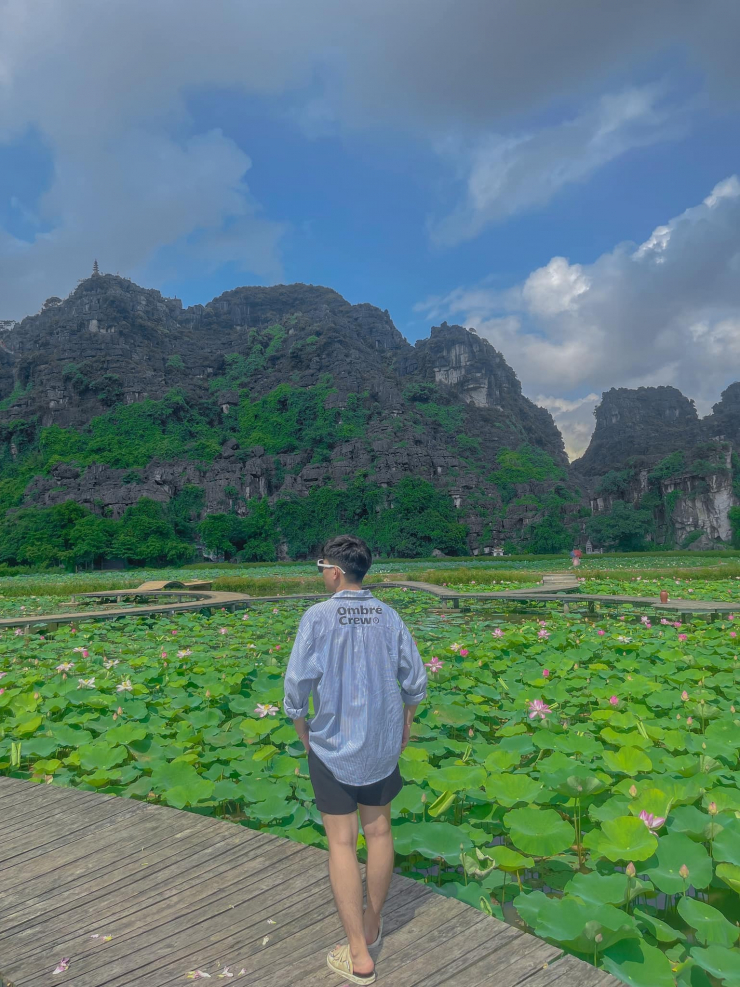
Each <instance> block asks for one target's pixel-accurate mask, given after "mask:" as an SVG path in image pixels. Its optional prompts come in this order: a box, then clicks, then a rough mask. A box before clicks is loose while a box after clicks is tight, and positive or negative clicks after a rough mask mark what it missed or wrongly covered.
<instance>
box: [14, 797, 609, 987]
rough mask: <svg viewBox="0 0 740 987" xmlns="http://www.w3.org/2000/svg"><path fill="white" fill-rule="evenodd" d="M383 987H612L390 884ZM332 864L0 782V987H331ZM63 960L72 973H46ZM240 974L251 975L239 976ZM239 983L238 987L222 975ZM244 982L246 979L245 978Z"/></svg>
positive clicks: (400, 882) (292, 847)
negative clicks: (210, 985) (206, 984)
mask: <svg viewBox="0 0 740 987" xmlns="http://www.w3.org/2000/svg"><path fill="white" fill-rule="evenodd" d="M384 915H385V933H384V936H383V943H382V945H381V947H380V949H379V950H378V955H377V958H376V962H377V970H378V983H379V984H384V985H387V987H417V985H418V987H443V985H444V987H489V985H490V987H611V985H613V987H617V981H616V980H614V979H613V978H612V977H610V976H607V975H606V974H604V973H602V972H600V971H598V970H596V969H594V968H593V967H592V966H590V965H588V964H586V963H584V962H582V961H581V960H577V959H575V958H573V957H571V956H561V953H560V950H558V949H557V948H555V947H553V946H550V945H548V944H547V943H544V942H542V941H540V940H538V939H536V938H535V937H534V936H530V935H528V934H526V933H524V932H521V931H520V930H519V929H516V928H514V927H512V926H509V925H505V924H503V923H502V922H499V921H497V920H496V919H493V918H490V917H489V916H487V915H484V914H483V913H482V912H479V911H477V910H475V909H473V908H470V907H469V906H468V905H465V904H463V903H462V902H459V901H456V900H454V899H450V898H445V897H443V896H441V895H438V894H437V893H435V892H434V891H433V890H432V889H431V888H429V887H427V886H426V885H424V884H420V883H418V882H415V881H411V880H409V879H408V878H404V877H400V876H395V877H394V879H393V882H392V885H391V890H390V894H389V897H388V901H387V904H386V908H385V912H384ZM341 941H342V930H341V926H340V923H339V920H338V918H337V915H336V912H335V910H334V905H333V902H332V897H331V891H330V887H329V881H328V876H327V858H326V853H325V852H324V851H323V850H318V849H316V848H314V847H308V846H303V845H302V844H299V843H292V842H290V841H289V840H285V839H282V838H280V837H277V836H271V835H269V834H266V833H258V832H255V831H254V830H250V829H247V828H246V827H243V826H238V825H235V824H232V823H228V822H222V821H219V820H216V819H212V818H209V817H206V816H200V815H197V814H196V813H193V812H182V811H178V810H177V809H169V808H164V807H160V806H152V805H147V804H146V803H142V802H135V801H132V800H128V799H123V798H116V797H114V796H106V795H101V794H98V793H95V792H84V791H80V790H77V789H64V788H58V787H55V786H47V785H43V786H42V785H36V784H31V783H30V782H25V781H18V780H15V779H8V778H0V982H1V981H3V980H4V981H5V983H6V985H7V984H9V983H10V984H12V985H13V987H56V985H61V987H65V985H66V987H134V985H135V987H175V985H178V984H186V983H188V982H189V980H188V973H189V972H192V971H195V970H202V971H204V972H205V973H208V974H210V975H211V978H212V981H213V982H214V984H215V983H216V982H217V980H218V974H219V973H220V972H223V970H224V967H226V968H227V972H226V974H224V976H223V977H222V980H223V981H225V982H226V983H233V984H234V985H235V987H236V985H239V984H244V985H245V987H246V985H249V987H338V985H340V984H341V983H342V982H343V981H342V980H341V978H337V977H336V976H335V975H334V974H333V973H332V972H331V971H330V970H328V969H327V967H326V953H327V951H328V950H329V949H330V948H331V947H332V946H333V945H335V944H336V943H337V942H341ZM62 958H68V959H69V968H68V970H67V971H66V972H65V973H61V974H57V975H55V974H54V973H53V971H54V969H55V968H56V966H57V964H58V963H59V962H60V960H61V959H62ZM241 971H244V972H243V973H241ZM229 973H231V974H233V978H232V977H229V976H228V974H229ZM240 973H241V976H240Z"/></svg>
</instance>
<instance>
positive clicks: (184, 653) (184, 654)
mask: <svg viewBox="0 0 740 987" xmlns="http://www.w3.org/2000/svg"><path fill="white" fill-rule="evenodd" d="M192 653H193V652H192V651H191V650H190V648H185V650H184V651H178V652H177V657H178V658H187V657H188V655H192Z"/></svg>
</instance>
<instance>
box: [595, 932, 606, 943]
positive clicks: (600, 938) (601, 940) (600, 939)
mask: <svg viewBox="0 0 740 987" xmlns="http://www.w3.org/2000/svg"><path fill="white" fill-rule="evenodd" d="M603 940H604V937H603V936H602V934H601V933H600V932H597V933H596V936H595V937H594V941H595V942H603Z"/></svg>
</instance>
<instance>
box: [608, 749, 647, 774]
mask: <svg viewBox="0 0 740 987" xmlns="http://www.w3.org/2000/svg"><path fill="white" fill-rule="evenodd" d="M601 756H602V757H603V758H604V761H605V762H606V765H607V767H608V768H609V770H610V771H613V772H614V773H615V774H623V775H630V776H632V777H634V775H638V774H643V773H644V772H646V771H651V770H652V767H653V764H652V761H651V760H650V758H649V757H648V756H647V755H646V754H645V753H644V751H641V750H639V749H638V748H637V747H622V748H620V749H619V750H618V751H604V752H603V754H602V755H601Z"/></svg>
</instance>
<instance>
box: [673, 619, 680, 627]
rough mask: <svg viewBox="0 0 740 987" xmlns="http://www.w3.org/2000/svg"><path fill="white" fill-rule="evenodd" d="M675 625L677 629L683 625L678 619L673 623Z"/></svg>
mask: <svg viewBox="0 0 740 987" xmlns="http://www.w3.org/2000/svg"><path fill="white" fill-rule="evenodd" d="M673 626H674V627H675V628H676V629H678V628H679V627H680V626H681V621H680V620H677V621H676V622H675V623H674V625H673Z"/></svg>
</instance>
